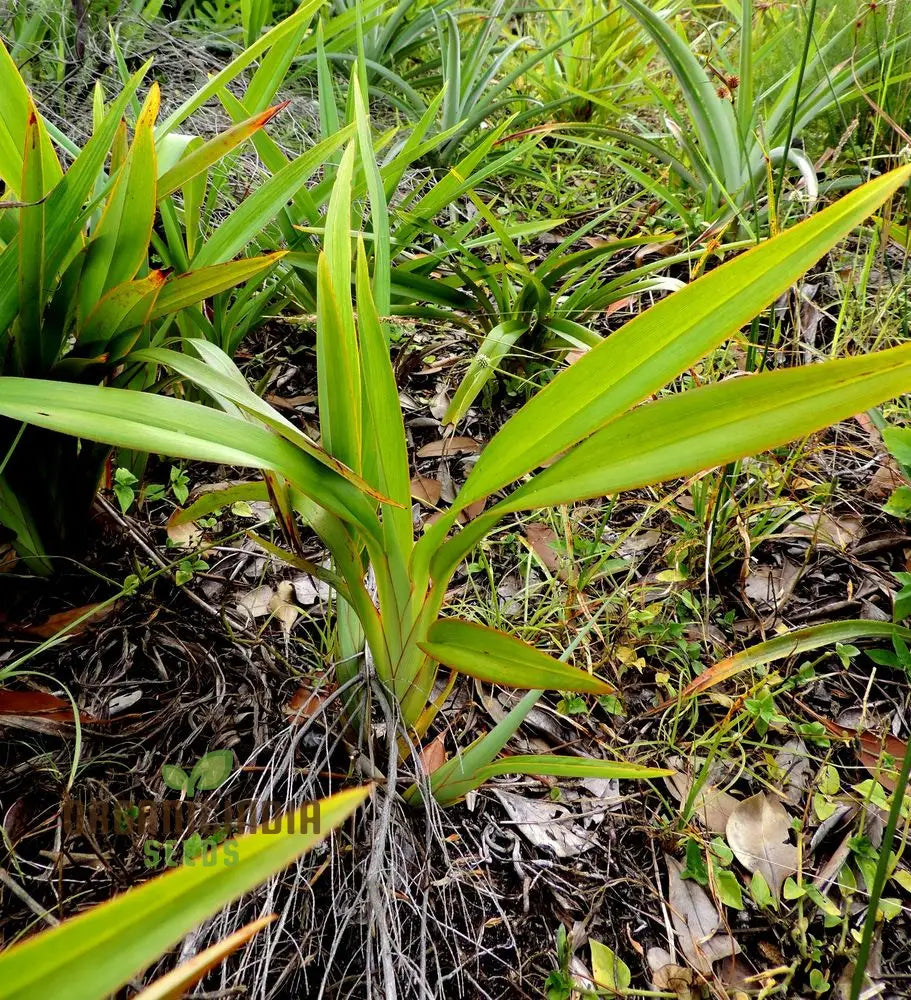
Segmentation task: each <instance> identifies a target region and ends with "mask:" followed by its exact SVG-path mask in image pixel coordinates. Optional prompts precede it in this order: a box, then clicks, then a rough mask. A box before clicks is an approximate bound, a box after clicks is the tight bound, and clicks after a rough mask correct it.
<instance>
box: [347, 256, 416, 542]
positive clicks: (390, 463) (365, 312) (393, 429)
mask: <svg viewBox="0 0 911 1000" xmlns="http://www.w3.org/2000/svg"><path fill="white" fill-rule="evenodd" d="M357 321H358V333H359V339H360V355H361V368H362V374H363V378H362V387H363V398H364V441H365V442H366V443H367V447H366V450H365V455H364V475H365V477H367V478H368V481H372V482H373V483H374V485H375V486H376V488H377V489H378V490H379V491H380V492H381V493H383V494H385V495H386V496H387V497H389V498H390V499H391V500H394V501H395V503H397V504H399V505H400V506H399V507H398V508H390V507H387V508H386V509H385V510H384V511H383V523H384V535H385V536H386V538H387V549H388V548H389V546H394V547H395V549H396V550H397V554H398V555H399V556H400V557H401V558H402V559H403V560H405V559H406V558H407V553H408V552H409V550H410V548H411V545H412V543H413V539H414V534H413V527H412V522H411V482H410V477H409V474H408V447H407V444H406V442H405V427H404V424H403V423H402V409H401V403H400V402H399V393H398V387H397V385H396V382H395V372H394V371H393V370H392V364H391V362H390V360H389V345H388V344H387V342H386V337H385V336H384V334H383V329H382V326H381V324H380V317H379V315H378V313H377V309H376V305H375V303H374V301H373V296H372V294H371V290H370V275H369V273H368V271H367V257H366V254H365V253H364V245H363V243H362V242H358V254H357ZM370 470H375V473H374V475H375V478H372V479H371V476H370ZM387 520H388V521H389V522H390V523H391V527H392V530H391V531H388V532H387V531H386V528H385V524H386V522H387Z"/></svg>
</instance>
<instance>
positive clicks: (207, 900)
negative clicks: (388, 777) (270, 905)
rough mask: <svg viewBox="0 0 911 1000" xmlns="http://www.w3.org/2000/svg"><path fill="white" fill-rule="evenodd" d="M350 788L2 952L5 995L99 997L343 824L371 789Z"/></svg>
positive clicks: (33, 999)
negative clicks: (316, 809)
mask: <svg viewBox="0 0 911 1000" xmlns="http://www.w3.org/2000/svg"><path fill="white" fill-rule="evenodd" d="M369 792H370V789H369V788H353V789H350V790H349V791H344V792H340V793H339V794H337V795H333V796H332V797H331V798H328V799H324V800H323V801H322V802H320V803H319V813H318V816H319V819H318V827H319V828H318V830H314V829H312V826H313V825H314V824H313V823H312V822H311V816H312V813H311V812H309V811H308V810H309V809H311V808H312V807H304V808H303V809H302V810H300V812H298V813H296V814H291V815H289V816H286V817H284V818H283V819H282V820H281V822H280V824H279V829H278V831H277V832H268V831H267V830H259V831H257V832H255V833H250V834H247V835H246V836H243V837H239V838H237V839H236V840H234V841H228V842H227V843H226V844H224V845H222V846H221V847H219V848H217V849H216V850H215V851H214V852H213V853H212V854H210V855H208V856H207V858H206V860H207V862H210V863H207V864H206V865H205V866H204V865H203V864H201V863H196V864H192V865H184V866H183V867H181V868H178V869H176V870H174V871H172V872H168V873H167V874H165V875H161V876H159V877H158V878H154V879H152V880H151V881H149V882H146V883H145V884H144V885H141V886H139V887H138V888H135V889H131V890H130V891H129V892H126V893H123V894H122V895H120V896H117V897H115V898H114V899H112V900H111V901H110V902H108V903H104V904H102V905H101V906H96V907H94V908H92V909H91V910H88V911H86V912H85V913H82V914H80V915H79V916H77V917H73V918H72V919H70V920H67V921H65V922H64V923H62V924H60V926H59V927H55V928H53V929H52V930H49V931H45V932H44V933H42V934H36V935H35V936H34V937H31V938H29V939H28V940H26V941H24V942H23V943H22V944H19V945H17V946H15V947H13V948H11V949H10V950H9V951H6V952H3V953H2V954H0V983H2V984H3V997H4V1000H45V998H49V997H66V998H67V1000H101V998H102V997H105V996H107V995H108V994H110V993H114V992H116V991H117V990H118V989H119V988H120V987H121V986H123V985H124V984H125V983H126V982H127V981H128V980H129V979H130V978H131V977H132V976H134V975H136V974H137V973H139V972H141V971H142V970H143V969H144V968H146V966H148V965H149V964H150V963H151V962H153V961H154V960H155V959H156V958H158V956H159V955H161V954H162V953H163V952H165V951H167V950H168V949H169V948H171V947H173V946H174V945H175V944H176V943H177V942H178V941H179V940H180V939H181V938H182V937H183V936H184V935H185V934H187V933H188V932H189V931H190V930H192V929H193V928H194V927H195V926H196V925H197V924H199V923H200V922H201V921H203V920H205V919H206V917H209V916H211V915H212V914H213V913H216V912H217V911H218V910H220V909H221V908H222V907H223V906H226V905H227V904H228V903H230V902H232V901H233V900H235V899H237V898H238V897H239V896H242V895H243V894H244V893H245V892H249V890H250V889H252V888H254V887H255V886H257V885H259V884H260V883H261V882H264V881H265V880H266V879H267V878H269V877H270V876H271V875H274V874H276V873H277V872H280V871H281V870H282V869H283V868H285V867H286V866H287V865H289V864H291V862H292V861H294V860H295V859H296V858H298V857H300V855H302V854H304V853H305V852H307V851H309V850H310V849H311V848H312V847H314V846H315V845H316V844H318V843H319V842H320V841H321V840H323V839H324V838H325V837H327V836H328V835H329V834H330V832H331V831H332V830H333V829H334V828H335V827H337V826H339V825H340V824H341V823H343V822H344V821H345V820H346V819H347V818H348V817H349V816H350V815H351V814H352V813H353V812H354V811H355V809H357V807H358V806H359V805H361V803H362V802H363V801H364V799H366V797H367V795H368V794H369Z"/></svg>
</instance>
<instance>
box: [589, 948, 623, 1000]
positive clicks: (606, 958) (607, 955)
mask: <svg viewBox="0 0 911 1000" xmlns="http://www.w3.org/2000/svg"><path fill="white" fill-rule="evenodd" d="M588 946H589V949H590V950H591V953H592V978H593V979H594V982H595V987H596V988H597V989H600V990H608V992H609V993H614V994H618V993H623V992H625V990H626V989H627V988H628V987H629V984H630V983H631V982H632V981H633V975H632V973H631V972H630V971H629V966H628V965H627V964H626V962H624V961H622V959H620V958H619V957H618V956H617V955H615V954H614V952H612V951H611V950H610V948H608V947H607V945H606V944H601V942H600V941H595V939H594V938H592V939H591V940H590V941H589V942H588Z"/></svg>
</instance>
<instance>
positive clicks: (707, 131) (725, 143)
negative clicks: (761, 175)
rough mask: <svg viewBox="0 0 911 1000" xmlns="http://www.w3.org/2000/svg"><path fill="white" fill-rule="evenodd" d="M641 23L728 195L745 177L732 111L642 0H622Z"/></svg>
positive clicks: (684, 47)
mask: <svg viewBox="0 0 911 1000" xmlns="http://www.w3.org/2000/svg"><path fill="white" fill-rule="evenodd" d="M621 3H623V4H624V5H625V6H626V7H628V8H629V9H630V10H631V11H632V12H633V13H634V14H635V16H636V17H637V18H638V19H639V20H640V21H641V23H642V24H643V26H644V27H645V29H646V31H647V32H648V33H649V35H650V36H651V37H652V40H653V41H654V42H655V44H656V45H657V46H658V48H659V49H660V50H661V54H662V55H663V56H664V58H665V59H666V60H667V62H668V64H669V66H670V68H671V70H672V72H673V74H674V78H675V79H676V81H677V83H678V85H679V86H680V89H681V90H682V92H683V96H684V99H685V100H686V103H687V106H688V107H689V110H690V115H691V116H692V120H693V123H694V125H695V127H696V132H697V135H698V138H699V141H700V143H701V145H702V147H703V149H704V151H705V155H706V156H707V158H708V160H709V163H710V165H711V168H712V170H713V172H714V173H715V174H716V176H717V177H718V179H719V181H720V183H722V184H724V185H725V186H726V188H727V190H728V192H729V193H730V194H734V193H736V192H737V191H738V190H739V188H740V186H741V184H742V183H743V181H744V180H745V178H744V177H743V168H742V166H741V164H742V162H743V157H742V154H741V141H742V139H741V136H740V133H739V131H738V127H737V120H736V118H735V115H734V109H733V108H732V106H731V104H730V102H729V101H726V100H724V99H723V98H721V97H719V96H718V94H716V92H715V90H716V85H715V84H714V83H713V82H712V80H711V79H710V78H709V76H708V72H707V71H706V70H705V69H703V67H702V63H701V62H700V61H699V60H698V59H697V58H696V56H695V55H694V53H693V50H692V48H691V47H690V45H689V43H688V42H687V41H686V40H685V39H684V38H681V37H680V35H678V34H677V32H676V31H674V29H673V28H672V27H671V26H670V25H669V24H668V23H667V22H666V21H665V20H664V18H662V17H661V16H660V15H659V14H657V13H656V12H655V11H653V10H652V9H650V8H649V7H648V6H646V5H645V4H644V3H643V2H642V0H621Z"/></svg>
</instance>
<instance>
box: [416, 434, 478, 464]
mask: <svg viewBox="0 0 911 1000" xmlns="http://www.w3.org/2000/svg"><path fill="white" fill-rule="evenodd" d="M480 450H481V442H480V441H475V439H474V438H470V437H464V436H461V435H458V434H457V435H456V436H455V437H450V438H442V439H441V440H439V441H431V442H430V444H425V445H424V447H423V448H419V449H418V453H417V455H418V458H439V457H441V456H443V455H476V454H477V453H478V452H479V451H480Z"/></svg>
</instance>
